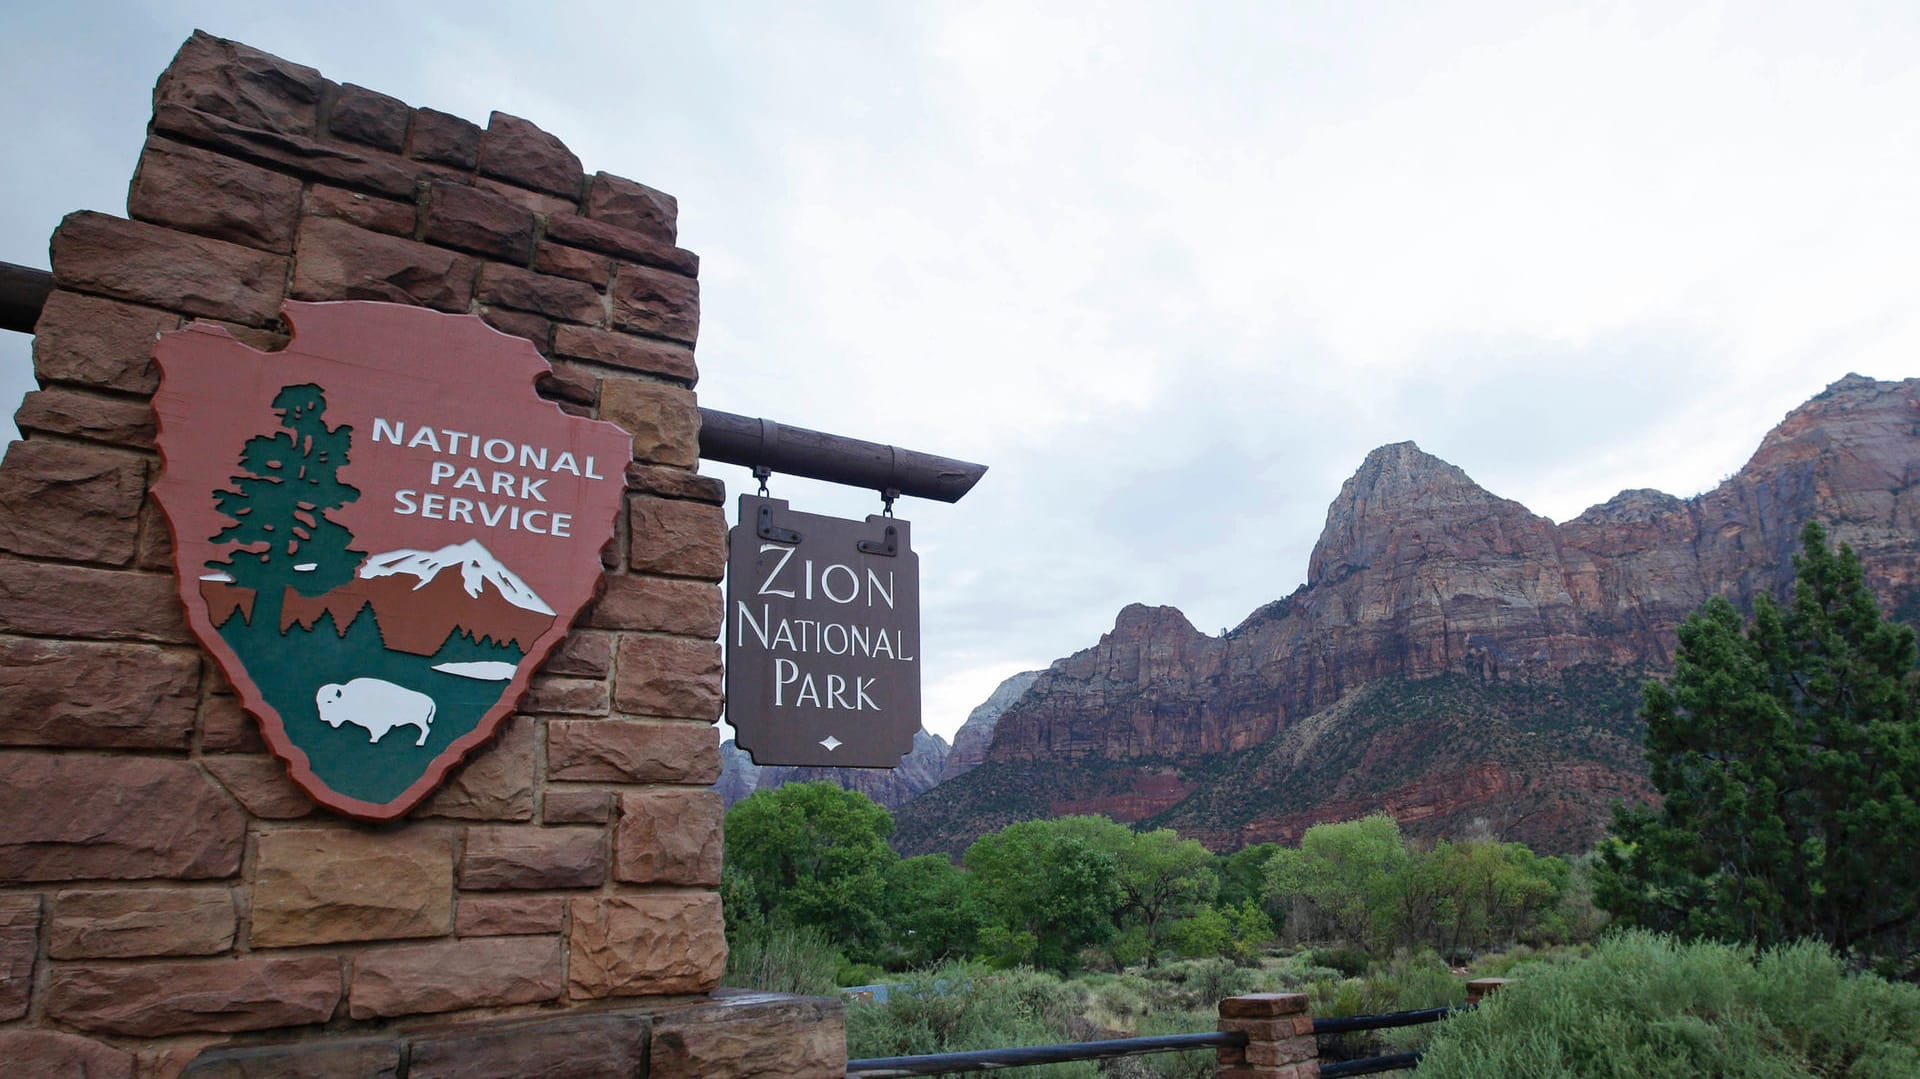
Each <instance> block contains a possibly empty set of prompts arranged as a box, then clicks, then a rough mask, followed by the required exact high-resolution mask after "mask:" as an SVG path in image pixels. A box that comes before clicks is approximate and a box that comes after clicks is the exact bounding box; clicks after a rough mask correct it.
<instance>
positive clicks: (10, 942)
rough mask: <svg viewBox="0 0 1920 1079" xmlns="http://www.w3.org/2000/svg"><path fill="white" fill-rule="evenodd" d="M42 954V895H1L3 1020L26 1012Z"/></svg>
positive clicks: (0, 1011)
mask: <svg viewBox="0 0 1920 1079" xmlns="http://www.w3.org/2000/svg"><path fill="white" fill-rule="evenodd" d="M39 955H40V897H39V896H37V895H9V896H0V1021H5V1020H8V1019H18V1018H20V1017H21V1016H23V1015H25V1014H27V1002H28V995H29V993H30V992H31V990H32V987H33V967H34V964H35V963H36V962H37V961H38V959H39Z"/></svg>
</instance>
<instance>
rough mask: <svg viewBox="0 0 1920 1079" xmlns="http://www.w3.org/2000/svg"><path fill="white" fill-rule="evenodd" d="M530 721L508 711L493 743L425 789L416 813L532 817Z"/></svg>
mask: <svg viewBox="0 0 1920 1079" xmlns="http://www.w3.org/2000/svg"><path fill="white" fill-rule="evenodd" d="M534 743H535V739H534V724H533V721H532V720H531V719H528V718H527V717H526V716H520V715H515V716H508V717H507V720H506V722H504V723H502V724H501V725H500V734H499V735H497V736H496V738H495V741H494V743H493V744H492V745H491V746H486V747H483V748H481V749H480V750H478V751H476V752H475V753H474V754H473V755H472V756H470V757H468V758H467V761H466V763H465V764H462V765H461V766H460V767H459V768H457V769H455V770H454V771H453V772H452V773H451V775H450V776H449V778H448V779H447V782H446V784H445V785H444V786H442V787H441V788H440V789H439V790H437V791H435V792H433V794H431V795H429V796H428V798H427V800H426V802H425V803H423V804H422V805H421V807H420V808H419V809H416V810H414V811H413V814H412V815H413V816H415V817H448V818H452V819H456V820H532V819H533V780H534V776H533V772H534Z"/></svg>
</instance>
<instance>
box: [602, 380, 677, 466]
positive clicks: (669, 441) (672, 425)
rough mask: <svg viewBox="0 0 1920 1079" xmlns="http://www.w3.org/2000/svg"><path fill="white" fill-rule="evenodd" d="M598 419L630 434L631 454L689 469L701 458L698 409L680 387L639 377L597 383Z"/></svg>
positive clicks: (654, 462)
mask: <svg viewBox="0 0 1920 1079" xmlns="http://www.w3.org/2000/svg"><path fill="white" fill-rule="evenodd" d="M600 418H601V419H603V420H607V421H608V422H610V423H616V424H619V425H620V426H621V427H622V428H623V429H625V430H626V431H627V432H628V433H629V434H631V435H633V457H634V460H636V461H646V462H648V463H650V464H658V465H679V466H681V467H683V468H692V467H694V466H695V464H696V463H697V462H698V461H699V460H700V408H699V406H698V404H696V403H695V401H694V396H693V391H692V390H689V389H687V388H685V387H683V386H676V385H672V384H670V383H666V382H655V381H653V380H651V379H645V378H638V377H628V378H623V377H618V376H609V377H608V378H605V379H602V380H601V383H600Z"/></svg>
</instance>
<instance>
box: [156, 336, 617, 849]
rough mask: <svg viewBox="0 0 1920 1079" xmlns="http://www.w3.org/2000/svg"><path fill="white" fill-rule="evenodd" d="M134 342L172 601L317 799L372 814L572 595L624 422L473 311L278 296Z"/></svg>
mask: <svg viewBox="0 0 1920 1079" xmlns="http://www.w3.org/2000/svg"><path fill="white" fill-rule="evenodd" d="M285 314H286V317H287V321H288V322H289V323H290V324H291V326H292V328H293V340H292V341H291V342H290V343H289V344H288V345H287V347H286V348H285V349H284V350H282V351H280V352H276V353H263V352H260V351H257V350H255V349H253V348H250V347H248V346H247V345H244V344H242V343H241V342H239V341H238V340H235V339H234V338H233V336H232V335H230V334H229V333H227V331H226V330H225V329H222V328H220V327H218V326H211V325H207V324H203V323H196V324H194V325H192V326H189V327H187V328H186V329H184V330H180V331H177V332H173V333H168V334H164V335H162V336H161V339H160V342H159V343H158V344H157V345H156V346H155V347H154V359H155V361H156V362H157V363H158V364H159V368H160V390H159V392H158V393H157V394H156V395H155V397H154V411H155V413H156V414H157V415H158V417H159V438H158V442H159V447H160V455H161V459H162V462H163V472H162V474H161V477H160V480H159V481H158V483H156V484H155V487H154V493H155V495H156V497H157V498H158V499H159V502H160V508H161V510H162V511H163V512H164V513H165V514H166V517H167V521H168V523H169V524H170V525H171V526H172V529H173V549H174V565H175V569H176V571H177V573H178V578H179V588H180V599H181V601H182V602H183V603H184V604H185V605H186V614H187V622H188V624H189V625H190V626H191V627H192V628H193V631H194V634H195V635H196V636H198V637H199V639H200V642H201V643H202V644H204V645H205V646H206V647H207V649H208V651H210V652H212V653H213V655H214V657H215V658H216V659H217V660H218V661H219V664H220V667H221V669H222V670H223V671H224V672H225V673H226V675H227V678H228V680H229V681H231V682H232V683H233V686H234V690H235V691H236V692H237V693H238V694H239V696H240V700H241V703H242V704H243V705H244V706H245V707H246V710H247V711H248V712H249V713H251V714H252V715H253V716H254V717H255V718H256V719H257V720H258V721H259V722H260V726H261V728H262V730H263V731H264V733H265V734H266V738H267V742H268V744H269V745H270V746H272V748H273V752H274V753H275V754H277V755H278V756H279V757H280V758H281V759H282V760H284V761H285V762H286V763H287V767H288V770H289V772H290V773H291V775H292V777H293V779H294V781H295V782H297V783H299V784H300V786H301V787H302V788H303V789H305V790H306V791H307V793H308V794H311V795H312V796H313V797H314V799H315V800H317V801H319V802H320V803H321V804H323V805H325V806H328V807H330V808H332V809H334V810H337V811H339V812H342V813H346V814H350V815H352V816H355V817H361V818H365V819H370V820H387V819H391V818H393V817H397V816H399V815H400V814H402V813H404V812H406V811H407V810H408V809H409V808H411V807H413V806H414V805H415V804H417V803H418V802H419V801H420V800H421V799H422V798H424V797H426V796H427V795H428V794H429V793H431V792H432V791H433V789H434V788H435V787H436V786H438V785H439V783H440V781H441V780H442V779H443V778H444V777H445V776H446V774H447V771H448V770H449V769H451V768H452V767H453V766H454V765H456V764H458V763H459V762H460V761H461V760H462V759H463V758H464V757H466V755H467V754H469V753H471V752H472V751H473V750H474V749H476V748H477V747H479V746H481V745H482V744H483V743H485V742H486V741H487V740H488V739H489V738H490V737H492V736H493V734H494V731H495V730H496V729H497V728H498V727H499V725H500V723H501V721H502V720H504V719H505V718H506V717H507V715H508V714H509V713H511V712H512V711H513V709H514V706H515V705H516V704H518V703H519V700H520V697H521V695H522V694H524V693H525V692H526V688H527V681H528V679H529V678H530V677H531V675H532V673H533V672H534V671H535V670H537V669H538V668H539V667H540V664H541V663H542V662H543V661H544V660H545V659H546V657H547V654H548V653H549V652H551V651H552V650H553V648H554V646H555V645H557V644H559V643H560V641H561V639H562V638H563V637H565V636H566V632H567V628H568V627H569V626H570V625H571V624H572V623H573V617H574V615H575V614H576V613H577V612H578V611H579V609H580V608H581V606H582V605H584V604H585V603H586V602H587V601H588V600H589V599H591V598H592V596H593V591H594V586H595V583H596V581H597V580H598V578H599V575H600V549H601V548H602V547H603V546H604V545H605V544H606V543H607V541H608V540H609V539H610V538H611V537H612V535H613V528H614V520H615V516H616V514H617V513H618V511H619V508H620V503H621V497H622V492H623V490H624V483H625V474H624V468H625V465H626V462H627V459H628V458H629V457H630V456H631V454H632V441H631V439H630V438H629V437H628V436H627V435H626V433H625V432H623V431H621V430H620V428H618V427H616V426H614V425H613V424H610V423H601V422H598V421H594V420H586V419H581V418H579V417H575V416H569V415H567V414H565V413H563V412H561V411H560V409H559V408H558V407H557V406H555V405H554V404H552V403H551V402H548V401H544V400H542V399H540V397H539V396H537V395H536V394H535V393H534V380H535V379H536V378H538V377H540V376H541V375H542V374H545V373H546V372H548V371H549V368H548V365H547V363H546V361H545V360H543V359H541V357H540V354H539V353H538V352H536V351H535V350H534V348H533V345H532V344H531V343H529V342H527V341H525V340H523V339H521V338H518V337H509V336H507V335H506V334H503V333H500V332H498V331H496V330H494V329H492V328H491V327H489V326H487V325H486V324H485V323H483V322H481V321H480V319H478V318H477V317H475V316H472V315H445V314H440V313H438V312H434V311H428V310H424V309H421V308H416V307H402V306H398V305H394V304H383V303H365V302H351V303H318V304H310V303H288V304H287V305H286V308H285Z"/></svg>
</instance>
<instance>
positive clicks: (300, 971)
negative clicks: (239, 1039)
mask: <svg viewBox="0 0 1920 1079" xmlns="http://www.w3.org/2000/svg"><path fill="white" fill-rule="evenodd" d="M339 1003H340V960H339V959H338V958H336V957H334V956H330V955H318V956H303V957H300V958H287V959H283V958H262V957H259V956H243V957H241V958H238V959H193V960H179V961H170V962H153V963H133V964H126V963H116V964H81V963H68V964H62V965H56V966H55V967H54V970H53V977H52V979H51V980H50V981H49V984H48V986H47V1015H48V1016H49V1017H50V1018H53V1019H56V1020H58V1021H59V1022H61V1023H64V1024H66V1025H68V1026H74V1027H79V1028H80V1029H82V1030H92V1031H100V1032H102V1033H108V1034H123V1035H126V1036H128V1037H132V1038H158V1037H165V1036H169V1035H174V1034H180V1033H184V1032H187V1031H196V1030H211V1031H240V1030H268V1029H272V1028H274V1027H290V1026H301V1025H304V1024H307V1023H324V1022H326V1021H327V1020H328V1019H330V1018H332V1016H333V1010H334V1008H335V1006H336V1005H338V1004H339Z"/></svg>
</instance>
